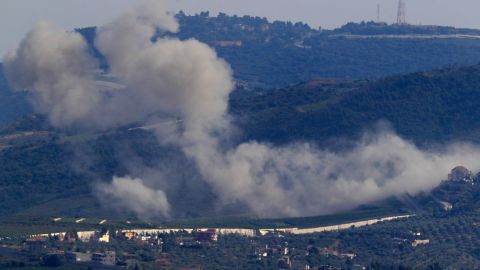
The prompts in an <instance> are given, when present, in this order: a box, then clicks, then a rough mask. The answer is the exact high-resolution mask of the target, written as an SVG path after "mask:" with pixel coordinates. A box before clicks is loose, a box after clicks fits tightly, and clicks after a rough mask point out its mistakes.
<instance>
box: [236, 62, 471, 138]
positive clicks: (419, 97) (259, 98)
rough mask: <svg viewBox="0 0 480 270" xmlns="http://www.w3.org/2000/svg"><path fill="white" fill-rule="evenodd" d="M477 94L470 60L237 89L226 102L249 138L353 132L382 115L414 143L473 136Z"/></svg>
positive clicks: (349, 133)
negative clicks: (399, 72)
mask: <svg viewBox="0 0 480 270" xmlns="http://www.w3.org/2000/svg"><path fill="white" fill-rule="evenodd" d="M329 89H330V90H329ZM282 100H286V102H285V103H280V102H279V101H282ZM477 100H480V66H478V65H477V66H471V67H464V68H451V69H445V70H437V71H432V72H422V73H414V74H409V75H405V76H396V77H390V78H386V79H382V80H379V81H374V82H365V81H357V82H345V81H337V82H335V83H334V84H333V85H330V86H328V85H326V84H325V83H324V82H322V81H317V82H315V81H312V82H310V83H308V84H302V85H298V86H294V87H290V88H287V89H283V90H278V91H268V92H264V93H244V94H243V95H237V96H235V97H234V98H233V99H232V102H231V103H232V111H233V112H234V113H235V114H237V115H240V117H239V122H240V123H241V125H242V127H243V128H244V130H246V136H248V137H249V138H253V139H259V140H265V141H274V142H280V143H282V142H288V141H292V140H299V139H301V140H312V141H317V142H321V141H324V140H327V139H329V138H332V137H339V136H347V137H351V136H355V135H358V134H360V133H361V132H362V131H364V130H365V129H370V128H372V127H374V126H375V125H376V124H377V123H378V122H379V121H387V122H388V123H390V124H391V126H392V127H393V129H395V130H396V131H397V132H398V133H399V134H400V135H402V136H404V137H406V138H408V139H412V140H414V141H415V142H417V143H440V142H445V141H451V140H469V141H473V142H479V141H480V139H479V138H480V137H479V136H478V135H479V134H480V125H479V124H478V121H477V119H479V117H480V107H479V106H478V102H477ZM249 104H252V106H249Z"/></svg>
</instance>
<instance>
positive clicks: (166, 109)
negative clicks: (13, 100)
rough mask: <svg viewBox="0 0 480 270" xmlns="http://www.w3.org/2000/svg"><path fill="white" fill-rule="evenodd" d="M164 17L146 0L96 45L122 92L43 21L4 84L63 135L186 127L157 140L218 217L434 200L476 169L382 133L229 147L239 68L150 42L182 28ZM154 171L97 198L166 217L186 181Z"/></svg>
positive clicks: (461, 153) (83, 50)
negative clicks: (169, 188)
mask: <svg viewBox="0 0 480 270" xmlns="http://www.w3.org/2000/svg"><path fill="white" fill-rule="evenodd" d="M166 10H167V9H166V7H165V3H164V2H163V1H153V0H152V1H144V2H143V3H142V4H141V5H139V6H138V7H137V8H135V9H134V10H131V11H129V12H127V13H125V14H123V15H122V16H120V17H119V18H117V19H116V20H114V21H113V22H111V23H110V24H107V25H105V26H103V27H102V28H101V29H100V30H99V33H98V37H97V39H96V46H97V48H98V50H99V51H100V52H101V53H102V54H103V55H104V56H105V57H106V59H107V61H108V64H109V67H110V70H109V72H111V73H112V74H113V75H115V76H116V77H117V78H118V79H119V81H120V83H121V84H122V85H124V86H125V87H124V88H123V89H117V90H115V91H108V90H101V89H98V88H97V87H96V86H95V76H96V72H97V71H96V62H95V60H94V59H93V58H92V57H91V56H90V55H89V54H88V52H87V45H86V43H85V41H84V40H83V39H82V38H81V36H80V35H79V34H76V33H66V32H64V31H63V30H61V29H58V28H56V27H55V26H53V25H51V24H48V23H40V24H38V25H37V26H36V27H35V28H34V29H32V31H31V32H30V33H29V34H28V35H27V36H26V37H25V39H24V40H23V41H22V43H21V44H20V45H19V47H18V48H17V50H16V51H15V52H12V53H10V54H8V55H7V56H6V57H5V69H6V73H7V76H8V79H9V81H10V83H11V84H12V85H13V86H14V87H16V88H17V89H19V90H22V89H27V90H29V91H31V92H32V94H33V97H32V102H33V105H34V106H35V108H36V109H37V111H38V112H40V113H44V114H46V115H48V117H49V119H50V122H51V123H52V124H53V125H54V126H56V127H58V128H68V127H71V126H75V127H78V128H84V129H89V130H91V129H98V130H103V129H106V128H115V127H119V126H123V125H128V124H133V123H145V124H147V123H155V122H158V121H163V120H165V119H170V120H171V119H181V121H178V123H177V124H176V125H168V126H167V125H160V126H158V127H157V128H156V129H155V130H154V132H155V134H156V136H157V138H158V141H159V143H161V144H165V145H169V146H173V147H176V148H178V149H180V150H181V152H182V153H183V154H184V155H185V156H186V157H187V158H188V159H189V160H191V161H192V164H193V166H194V167H195V168H194V169H195V170H196V171H197V172H198V174H199V175H201V179H202V180H203V181H204V182H205V184H207V185H208V186H209V187H211V189H212V190H213V192H214V194H215V195H216V196H217V197H218V204H219V207H220V208H221V207H222V206H224V205H231V204H235V203H239V204H242V205H246V206H248V207H249V209H250V210H251V211H252V212H253V213H255V214H258V215H260V216H280V215H288V216H301V215H315V214H323V213H331V212H334V211H338V210H345V209H349V208H353V207H355V206H358V205H360V204H363V203H368V202H372V201H375V200H380V199H384V198H387V197H389V196H392V195H401V194H403V193H405V192H408V193H412V194H414V193H417V192H419V191H428V190H430V189H432V188H433V187H435V186H436V185H437V184H438V183H439V182H440V181H441V180H442V178H444V177H445V176H446V174H447V173H448V171H449V170H450V169H451V168H453V167H454V166H456V165H458V164H462V165H465V166H467V167H469V168H470V169H473V170H479V169H480V164H479V163H478V162H477V160H479V159H480V149H479V148H478V147H476V146H473V145H465V144H458V145H450V146H447V147H445V148H444V149H442V150H439V151H434V152H433V151H432V152H429V151H422V150H420V149H418V148H417V147H416V146H415V145H413V144H412V143H410V142H407V141H405V140H403V139H401V138H399V137H398V136H396V135H395V134H394V133H392V132H390V131H385V130H379V131H378V132H377V134H368V135H365V136H364V138H363V139H362V140H360V141H359V142H357V143H356V144H355V145H354V146H353V147H352V148H351V149H349V150H347V151H342V152H332V151H327V150H322V149H318V148H317V147H316V146H315V145H313V144H308V143H296V142H292V143H291V144H290V145H287V146H283V147H274V146H271V145H268V144H265V143H259V142H244V143H241V144H240V145H236V146H228V145H231V144H230V143H228V141H229V137H230V133H231V132H232V129H233V128H234V127H232V124H231V122H230V121H229V118H230V116H229V115H228V113H227V111H228V110H227V109H228V97H229V94H230V93H231V91H232V90H233V86H234V83H233V80H232V71H231V70H230V67H229V66H228V64H227V63H226V62H225V61H223V60H222V59H220V58H218V57H217V55H216V53H215V51H214V50H212V49H211V48H209V47H208V46H207V45H205V44H202V43H201V42H199V41H196V40H186V41H181V40H178V39H173V38H163V39H159V40H156V41H155V42H152V40H151V39H152V37H153V36H154V35H155V33H156V31H164V32H174V31H177V29H178V24H177V22H176V21H175V18H174V17H173V15H172V14H169V13H168V12H167V11H166ZM157 170H158V173H157V174H155V173H153V174H152V173H150V175H157V177H158V181H161V183H162V184H161V185H157V184H156V183H155V179H153V180H150V181H144V180H142V179H140V178H142V177H143V176H142V175H134V174H136V173H138V172H134V171H132V172H131V174H132V175H124V176H122V177H117V176H114V177H113V180H112V182H111V184H108V185H98V186H97V187H96V192H97V194H98V195H99V197H101V198H102V200H103V201H105V200H108V202H106V203H111V202H119V203H117V204H112V205H116V206H118V207H120V208H127V209H129V210H130V211H133V212H134V213H136V214H138V215H139V216H143V217H145V215H147V217H149V218H152V215H153V216H155V215H157V216H169V215H171V214H172V213H171V206H170V203H169V201H168V198H169V196H171V195H172V194H169V193H168V192H165V191H164V188H160V186H164V185H169V184H171V185H174V183H169V182H171V181H177V180H178V178H179V177H181V176H180V175H178V176H174V177H170V178H168V175H171V173H172V172H169V173H168V174H164V173H162V169H161V168H157ZM186 182H187V183H188V180H187V181H186Z"/></svg>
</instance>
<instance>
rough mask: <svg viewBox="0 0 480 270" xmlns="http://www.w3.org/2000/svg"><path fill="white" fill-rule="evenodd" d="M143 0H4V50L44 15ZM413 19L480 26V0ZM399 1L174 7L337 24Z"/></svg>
mask: <svg viewBox="0 0 480 270" xmlns="http://www.w3.org/2000/svg"><path fill="white" fill-rule="evenodd" d="M136 1H138V0H0V55H3V53H5V52H6V51H7V50H8V49H12V48H13V47H14V46H15V45H16V43H17V42H18V41H19V39H20V38H21V37H22V36H23V35H24V34H25V33H26V32H27V31H28V30H29V29H30V28H31V26H32V25H33V24H34V23H35V22H37V21H39V20H49V21H53V22H55V23H57V24H60V25H61V26H63V27H65V28H66V29H73V28H75V27H82V26H91V25H99V24H102V23H104V22H106V21H108V20H109V19H111V18H112V17H113V16H115V15H116V14H118V13H120V12H121V11H122V10H125V9H126V8H128V7H129V6H131V5H133V4H134V3H135V2H136ZM405 1H406V3H407V21H408V22H409V23H413V24H420V23H421V24H440V25H453V26H463V27H472V28H480V16H479V15H478V13H479V11H480V0H405ZM397 3H398V0H171V9H172V10H173V11H177V10H180V9H182V10H184V11H185V12H187V13H196V12H199V11H203V10H210V11H211V12H212V13H213V14H216V13H218V12H219V11H223V12H226V13H228V14H239V15H244V14H250V15H256V16H262V17H263V16H265V17H268V18H270V19H281V20H290V21H304V22H307V23H308V24H310V25H311V26H314V27H318V26H322V27H323V28H332V27H337V26H339V25H342V24H344V23H345V22H348V21H361V20H372V19H375V18H376V13H377V4H380V5H381V10H382V12H381V18H382V20H384V21H387V22H393V21H394V20H395V16H396V9H397Z"/></svg>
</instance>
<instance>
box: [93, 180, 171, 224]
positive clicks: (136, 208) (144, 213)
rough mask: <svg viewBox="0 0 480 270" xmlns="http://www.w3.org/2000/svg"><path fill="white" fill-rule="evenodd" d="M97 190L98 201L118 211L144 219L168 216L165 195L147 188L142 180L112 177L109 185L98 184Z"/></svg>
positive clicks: (168, 208) (168, 206)
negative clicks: (98, 192)
mask: <svg viewBox="0 0 480 270" xmlns="http://www.w3.org/2000/svg"><path fill="white" fill-rule="evenodd" d="M98 190H99V191H101V193H102V196H101V197H100V200H101V201H102V202H103V203H105V204H107V205H109V204H113V205H109V206H110V207H113V208H116V209H118V210H120V209H127V210H130V211H132V212H133V213H135V214H137V215H138V216H140V217H142V218H144V219H152V218H155V217H158V216H168V215H169V211H170V204H169V203H168V200H167V196H166V195H165V193H164V192H163V191H161V190H153V189H151V188H149V187H147V186H146V185H145V184H144V183H143V180H142V179H138V178H137V179H132V178H131V177H129V176H126V177H113V180H112V183H111V184H110V185H105V184H100V185H99V186H98Z"/></svg>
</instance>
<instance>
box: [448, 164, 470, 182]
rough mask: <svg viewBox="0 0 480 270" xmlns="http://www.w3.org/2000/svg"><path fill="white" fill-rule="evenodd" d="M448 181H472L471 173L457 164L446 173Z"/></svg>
mask: <svg viewBox="0 0 480 270" xmlns="http://www.w3.org/2000/svg"><path fill="white" fill-rule="evenodd" d="M448 181H453V182H467V183H473V182H474V178H473V173H472V172H471V171H470V170H468V169H467V168H465V167H463V166H457V167H455V168H453V169H452V171H451V172H450V174H449V175H448Z"/></svg>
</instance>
